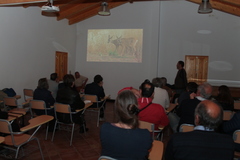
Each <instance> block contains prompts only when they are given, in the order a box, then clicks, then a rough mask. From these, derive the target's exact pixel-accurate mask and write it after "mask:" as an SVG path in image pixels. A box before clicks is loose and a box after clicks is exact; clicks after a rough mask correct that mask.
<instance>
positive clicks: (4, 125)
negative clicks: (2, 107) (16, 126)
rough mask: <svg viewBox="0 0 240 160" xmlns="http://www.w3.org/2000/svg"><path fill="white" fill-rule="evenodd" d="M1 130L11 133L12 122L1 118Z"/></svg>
mask: <svg viewBox="0 0 240 160" xmlns="http://www.w3.org/2000/svg"><path fill="white" fill-rule="evenodd" d="M0 132H1V133H6V134H9V133H11V132H12V127H11V125H10V122H9V121H7V120H4V119H0Z"/></svg>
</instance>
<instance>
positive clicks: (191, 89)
mask: <svg viewBox="0 0 240 160" xmlns="http://www.w3.org/2000/svg"><path fill="white" fill-rule="evenodd" d="M197 88H198V84H197V83H195V82H189V83H188V84H187V90H188V91H189V92H191V93H196V92H197Z"/></svg>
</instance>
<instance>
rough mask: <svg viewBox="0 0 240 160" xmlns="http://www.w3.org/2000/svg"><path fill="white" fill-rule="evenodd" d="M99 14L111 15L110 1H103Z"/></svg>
mask: <svg viewBox="0 0 240 160" xmlns="http://www.w3.org/2000/svg"><path fill="white" fill-rule="evenodd" d="M98 14H99V15H100V16H109V15H110V14H111V13H110V10H109V8H108V3H107V2H102V4H101V7H100V9H99V11H98Z"/></svg>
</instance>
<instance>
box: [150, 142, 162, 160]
mask: <svg viewBox="0 0 240 160" xmlns="http://www.w3.org/2000/svg"><path fill="white" fill-rule="evenodd" d="M163 150H164V144H163V142H161V141H157V140H154V141H153V143H152V148H151V149H150V152H149V155H148V159H149V160H162V157H163Z"/></svg>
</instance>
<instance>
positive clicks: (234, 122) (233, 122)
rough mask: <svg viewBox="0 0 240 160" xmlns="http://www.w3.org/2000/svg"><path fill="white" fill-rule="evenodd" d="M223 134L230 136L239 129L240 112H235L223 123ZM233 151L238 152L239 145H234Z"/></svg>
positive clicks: (239, 149)
mask: <svg viewBox="0 0 240 160" xmlns="http://www.w3.org/2000/svg"><path fill="white" fill-rule="evenodd" d="M222 127H223V132H224V133H227V134H229V135H230V136H232V135H233V132H234V131H236V130H239V129H240V111H238V112H236V113H235V114H234V115H233V117H232V118H231V119H230V120H229V121H226V122H224V123H223V125H222ZM235 150H236V151H238V152H240V144H238V143H235Z"/></svg>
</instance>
